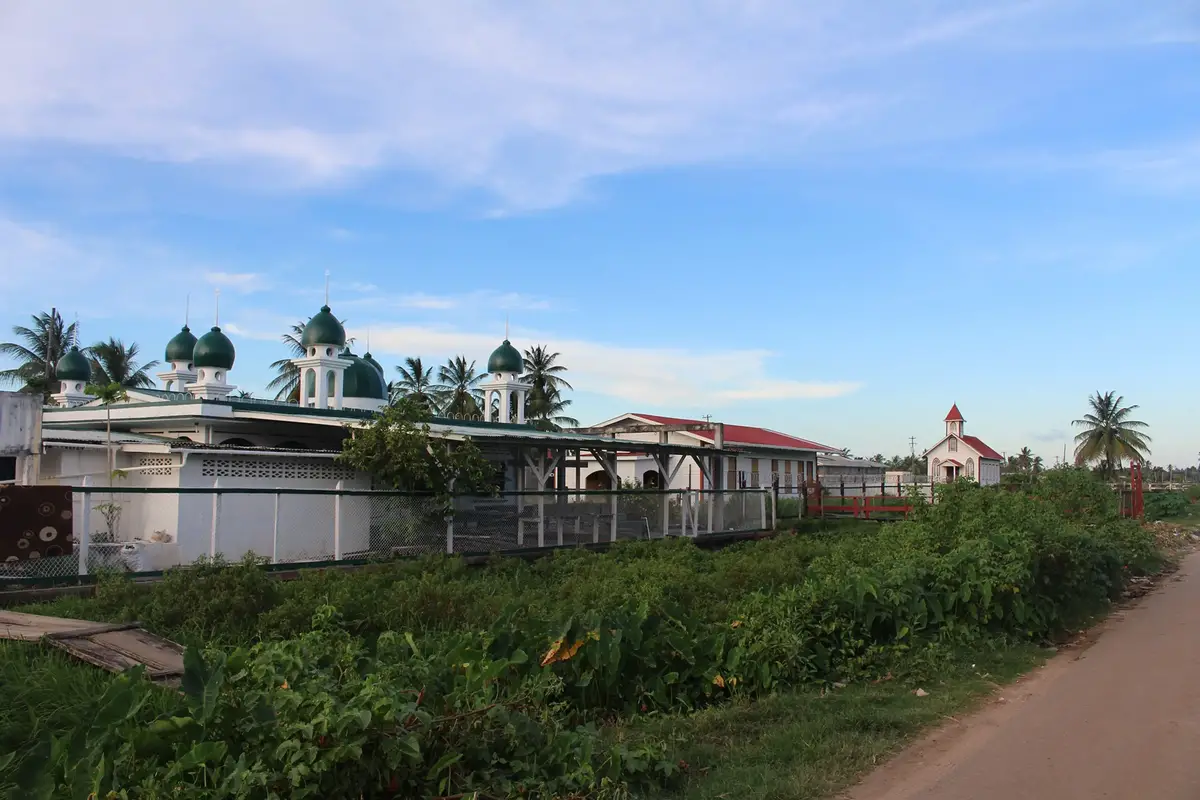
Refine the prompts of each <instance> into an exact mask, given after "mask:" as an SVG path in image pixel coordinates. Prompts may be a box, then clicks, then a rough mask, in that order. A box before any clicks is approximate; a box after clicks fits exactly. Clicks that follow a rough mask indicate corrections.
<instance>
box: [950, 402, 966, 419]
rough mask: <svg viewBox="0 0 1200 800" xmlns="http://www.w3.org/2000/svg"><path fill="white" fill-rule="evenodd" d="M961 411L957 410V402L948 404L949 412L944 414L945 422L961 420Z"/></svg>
mask: <svg viewBox="0 0 1200 800" xmlns="http://www.w3.org/2000/svg"><path fill="white" fill-rule="evenodd" d="M963 421H964V420H963V415H962V412H961V411H959V410H958V403H955V404H954V405H952V406H950V413H949V414H947V415H946V422H963Z"/></svg>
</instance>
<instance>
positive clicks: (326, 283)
mask: <svg viewBox="0 0 1200 800" xmlns="http://www.w3.org/2000/svg"><path fill="white" fill-rule="evenodd" d="M325 305H329V270H325Z"/></svg>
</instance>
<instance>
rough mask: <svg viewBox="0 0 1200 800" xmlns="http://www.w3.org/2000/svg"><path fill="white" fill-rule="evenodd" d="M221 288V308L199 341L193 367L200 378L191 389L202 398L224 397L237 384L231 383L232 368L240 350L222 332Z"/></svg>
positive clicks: (218, 296)
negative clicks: (210, 326) (209, 328)
mask: <svg viewBox="0 0 1200 800" xmlns="http://www.w3.org/2000/svg"><path fill="white" fill-rule="evenodd" d="M220 300H221V298H220V290H217V311H216V314H215V315H214V319H213V321H214V323H216V324H214V325H213V327H212V330H210V331H209V332H208V333H206V334H204V335H203V336H201V337H200V338H199V339H197V340H196V347H195V349H194V350H193V351H192V366H193V367H194V368H195V370H196V380H195V382H193V383H190V384H188V386H187V390H188V392H189V393H190V394H191V395H192V397H195V398H197V399H200V400H224V399H225V398H226V397H228V396H229V395H230V394H231V393H232V392H233V390H234V389H236V388H237V387H236V386H234V385H233V384H231V383H230V382H229V370H231V369H233V362H234V360H235V359H236V357H237V351H236V350H234V348H233V342H231V341H229V337H228V336H226V335H225V334H224V333H222V332H221V326H220V324H219V323H220V321H221V311H220Z"/></svg>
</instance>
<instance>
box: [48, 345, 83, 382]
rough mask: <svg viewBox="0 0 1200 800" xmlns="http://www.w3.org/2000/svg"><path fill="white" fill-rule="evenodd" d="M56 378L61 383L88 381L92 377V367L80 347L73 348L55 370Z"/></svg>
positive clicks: (60, 360)
mask: <svg viewBox="0 0 1200 800" xmlns="http://www.w3.org/2000/svg"><path fill="white" fill-rule="evenodd" d="M54 377H56V378H58V379H59V380H60V381H86V380H90V379H91V377H92V365H91V364H89V363H88V360H87V358H85V357H84V355H83V353H81V352H79V348H78V347H74V346H72V347H71V349H70V350H68V351H67V353H66V355H64V356H63V357H62V358H61V359H59V362H58V365H57V366H55V368H54Z"/></svg>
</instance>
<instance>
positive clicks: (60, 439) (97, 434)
mask: <svg viewBox="0 0 1200 800" xmlns="http://www.w3.org/2000/svg"><path fill="white" fill-rule="evenodd" d="M42 441H43V442H45V443H48V444H52V443H61V444H104V443H106V442H107V441H108V438H107V436H106V435H105V433H104V431H102V430H90V429H87V428H45V429H43V431H42ZM112 442H113V444H174V441H173V440H172V439H167V438H165V437H162V436H148V435H146V434H141V433H125V432H122V431H113V434H112Z"/></svg>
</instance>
